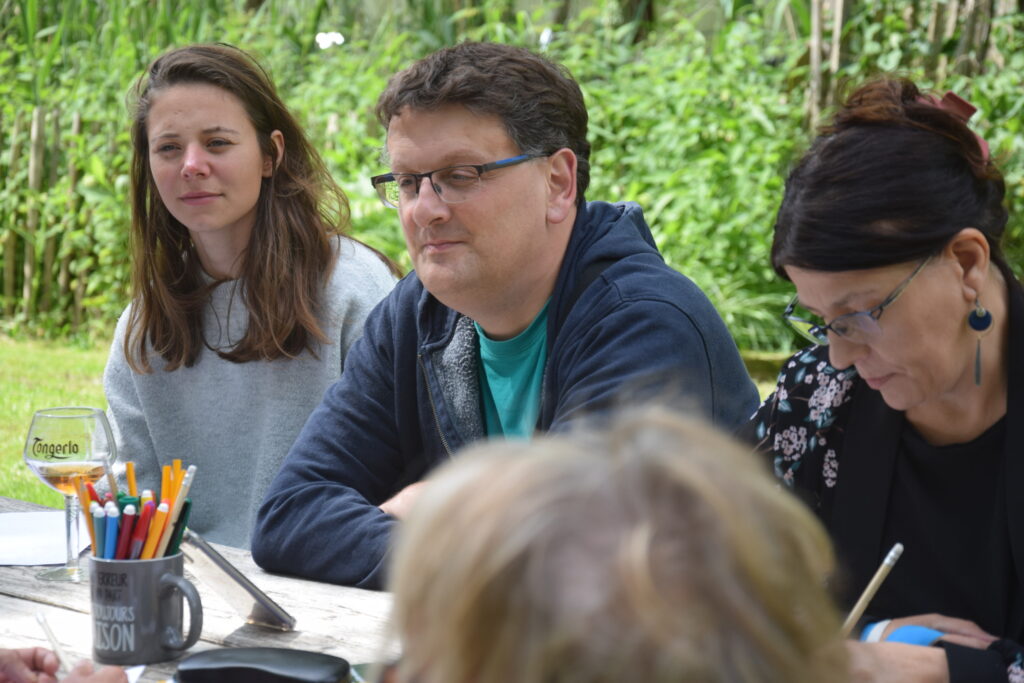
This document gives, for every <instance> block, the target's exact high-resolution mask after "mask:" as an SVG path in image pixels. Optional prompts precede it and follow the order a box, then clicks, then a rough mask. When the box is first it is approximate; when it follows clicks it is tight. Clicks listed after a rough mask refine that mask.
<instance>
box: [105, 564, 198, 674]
mask: <svg viewBox="0 0 1024 683" xmlns="http://www.w3.org/2000/svg"><path fill="white" fill-rule="evenodd" d="M89 560H90V564H91V566H90V567H89V576H90V583H91V593H92V655H93V659H94V660H95V661H97V662H100V663H102V664H120V665H127V666H134V665H136V664H153V663H155V662H164V661H167V660H168V659H174V658H175V657H177V656H178V655H180V654H181V653H182V652H184V651H185V650H187V649H188V648H190V647H192V646H193V645H195V643H196V641H197V640H199V634H200V633H202V630H203V604H202V601H201V600H200V599H199V592H198V591H197V590H196V588H195V586H193V585H192V583H191V582H190V581H188V580H187V579H186V578H185V577H184V557H183V556H182V554H181V553H177V554H175V555H171V556H170V557H160V558H156V559H152V560H103V559H100V558H98V557H90V558H89ZM182 598H184V599H185V600H187V601H188V608H189V630H188V636H187V637H186V636H185V634H184V633H183V632H182V616H183V610H182Z"/></svg>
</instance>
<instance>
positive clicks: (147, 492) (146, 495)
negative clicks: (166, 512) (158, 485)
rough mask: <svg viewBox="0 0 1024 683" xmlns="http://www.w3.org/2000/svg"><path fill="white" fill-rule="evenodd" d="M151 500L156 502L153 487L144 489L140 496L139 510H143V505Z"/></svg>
mask: <svg viewBox="0 0 1024 683" xmlns="http://www.w3.org/2000/svg"><path fill="white" fill-rule="evenodd" d="M151 500H152V501H153V502H156V500H155V496H153V491H152V490H151V489H142V497H141V498H139V510H142V506H143V505H145V504H146V503H148V502H149V501H151ZM140 514H141V513H140Z"/></svg>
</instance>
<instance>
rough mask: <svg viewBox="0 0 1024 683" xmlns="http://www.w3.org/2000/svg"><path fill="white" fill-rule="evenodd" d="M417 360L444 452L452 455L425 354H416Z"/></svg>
mask: <svg viewBox="0 0 1024 683" xmlns="http://www.w3.org/2000/svg"><path fill="white" fill-rule="evenodd" d="M416 361H417V362H418V363H419V364H420V369H421V370H422V371H423V381H424V382H425V383H426V385H427V397H428V398H429V399H430V412H431V413H432V414H433V415H434V426H436V427H437V435H438V436H439V437H441V445H442V446H444V452H445V453H447V454H448V457H449V458H450V457H452V449H451V447H450V446H449V445H448V439H446V438H445V436H444V432H442V431H441V420H440V419H439V418H438V417H437V406H436V405H435V404H434V392H433V391H432V390H431V389H430V376H429V375H427V366H426V364H425V363H424V362H423V354H422V353H418V354H416Z"/></svg>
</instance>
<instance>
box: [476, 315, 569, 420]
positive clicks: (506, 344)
mask: <svg viewBox="0 0 1024 683" xmlns="http://www.w3.org/2000/svg"><path fill="white" fill-rule="evenodd" d="M549 303H550V300H549ZM473 324H474V325H476V323H473ZM476 334H477V338H478V339H479V340H480V396H481V398H482V402H483V409H484V424H485V426H486V428H487V435H488V436H501V435H504V436H507V437H518V438H524V439H528V438H530V436H531V435H532V434H533V430H534V427H535V426H536V424H537V414H538V413H539V412H540V389H541V380H542V379H543V377H544V363H545V361H547V359H548V344H547V342H548V304H544V308H542V309H541V311H540V313H538V314H537V317H536V318H534V319H533V322H532V323H530V326H529V327H527V328H526V329H525V330H523V331H522V332H520V333H519V334H518V335H516V336H515V337H512V338H511V339H506V340H505V341H495V340H493V339H489V338H488V337H487V335H486V334H485V333H484V331H483V329H482V328H481V327H480V326H479V325H476Z"/></svg>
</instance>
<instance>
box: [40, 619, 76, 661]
mask: <svg viewBox="0 0 1024 683" xmlns="http://www.w3.org/2000/svg"><path fill="white" fill-rule="evenodd" d="M36 621H38V622H39V625H40V626H41V627H42V628H43V633H45V634H46V639H47V640H49V641H50V647H52V648H53V654H54V655H56V657H57V673H67V672H68V671H70V669H69V668H68V664H69V663H70V662H69V661H68V656H67V655H66V654H64V648H62V647H61V646H60V641H59V640H57V636H55V635H53V631H51V630H50V624H49V623H48V622H47V621H46V615H45V614H43V613H42V612H41V611H39V610H36Z"/></svg>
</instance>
